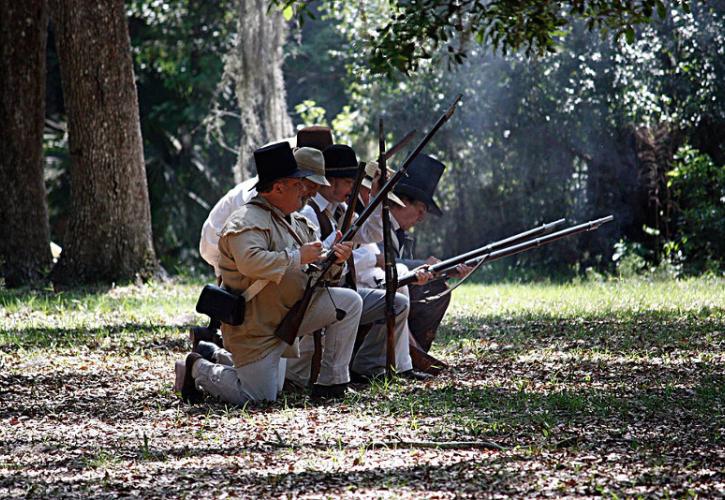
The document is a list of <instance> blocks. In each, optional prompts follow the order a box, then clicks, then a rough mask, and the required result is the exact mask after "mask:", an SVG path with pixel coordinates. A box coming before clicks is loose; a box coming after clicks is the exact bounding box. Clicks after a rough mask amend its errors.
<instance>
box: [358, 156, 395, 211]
mask: <svg viewBox="0 0 725 500" xmlns="http://www.w3.org/2000/svg"><path fill="white" fill-rule="evenodd" d="M378 170H380V167H379V166H378V162H376V161H369V162H367V163H366V164H365V178H364V179H363V181H362V186H363V187H365V188H368V189H372V188H373V177H375V174H377V173H378ZM394 174H395V171H394V170H393V169H392V168H388V179H389V178H390V177H391V176H392V175H394ZM388 199H389V200H390V201H392V202H393V203H395V204H396V205H400V206H401V207H404V206H405V203H403V200H401V199H400V198H398V197H397V196H395V193H393V192H392V191H390V192H389V193H388Z"/></svg>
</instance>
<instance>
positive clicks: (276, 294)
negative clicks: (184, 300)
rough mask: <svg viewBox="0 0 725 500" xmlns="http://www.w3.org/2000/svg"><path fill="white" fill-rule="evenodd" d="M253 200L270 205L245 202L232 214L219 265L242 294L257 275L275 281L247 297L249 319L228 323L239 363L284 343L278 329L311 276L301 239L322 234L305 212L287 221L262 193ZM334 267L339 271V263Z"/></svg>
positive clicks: (228, 341) (225, 330)
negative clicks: (302, 256)
mask: <svg viewBox="0 0 725 500" xmlns="http://www.w3.org/2000/svg"><path fill="white" fill-rule="evenodd" d="M252 202H254V203H260V204H262V205H264V206H265V207H267V209H265V208H262V207H259V206H256V205H254V204H253V203H251V202H250V203H249V204H247V205H243V206H242V207H241V208H239V209H238V210H236V211H235V212H234V213H232V215H231V216H230V217H229V219H228V220H227V222H226V223H225V225H224V227H223V229H222V231H221V233H220V239H219V253H220V255H221V256H220V259H219V270H220V272H221V277H222V283H223V284H224V286H225V287H226V288H228V289H229V290H232V291H235V292H237V293H241V292H243V291H244V290H246V289H247V288H249V286H251V284H252V283H254V281H256V280H269V281H270V283H269V284H267V286H265V287H264V288H263V289H262V291H261V292H259V294H257V295H256V296H255V297H254V298H253V299H252V300H250V301H249V302H247V308H246V312H245V317H244V323H243V324H241V325H239V326H231V325H227V324H222V334H223V337H224V346H225V347H226V348H227V349H228V350H229V351H230V352H231V353H232V357H233V359H234V364H235V366H237V367H239V366H243V365H246V364H249V363H252V362H254V361H257V360H259V359H261V358H263V357H265V356H266V355H267V354H269V353H270V352H271V351H272V350H273V349H274V348H275V347H276V346H278V345H279V343H280V342H281V340H279V339H278V338H277V337H275V336H274V330H275V329H276V328H277V325H279V323H280V322H281V321H282V318H283V317H284V315H285V314H287V311H289V310H290V308H291V307H292V306H293V305H294V303H295V302H297V301H298V300H299V299H300V298H301V297H302V294H303V292H304V289H305V285H306V284H307V279H308V277H309V275H308V274H306V273H304V272H303V269H302V267H301V266H300V264H299V251H298V249H299V247H300V243H299V241H301V242H302V243H308V242H311V241H315V239H316V237H315V230H316V228H315V226H314V225H312V223H311V222H310V221H309V220H307V219H306V218H305V217H304V216H302V215H300V214H297V213H293V214H291V215H290V216H289V217H287V221H288V222H289V223H286V222H283V220H282V219H284V218H285V216H284V214H283V213H282V212H281V211H279V210H278V209H277V208H275V207H273V206H272V205H271V204H269V203H268V202H267V201H266V200H265V199H264V198H263V197H262V196H259V195H257V196H255V197H254V198H253V200H252ZM273 212H274V214H276V215H274V214H273ZM290 230H293V231H294V232H295V234H296V235H297V237H298V239H299V241H297V239H295V238H294V237H293V236H292V234H291V232H290ZM336 267H337V266H336ZM334 272H337V273H338V274H339V268H338V269H335V270H333V273H334Z"/></svg>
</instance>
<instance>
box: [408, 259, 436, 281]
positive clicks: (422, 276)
mask: <svg viewBox="0 0 725 500" xmlns="http://www.w3.org/2000/svg"><path fill="white" fill-rule="evenodd" d="M413 272H414V273H415V277H416V282H415V284H416V285H425V284H426V283H428V282H429V281H430V280H432V279H433V277H434V276H433V273H431V272H430V271H429V270H428V264H423V265H422V266H420V267H416V268H415V269H413Z"/></svg>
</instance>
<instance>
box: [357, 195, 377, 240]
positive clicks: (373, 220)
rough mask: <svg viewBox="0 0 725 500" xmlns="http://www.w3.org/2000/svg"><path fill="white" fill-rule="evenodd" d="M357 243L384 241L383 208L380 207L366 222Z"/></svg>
mask: <svg viewBox="0 0 725 500" xmlns="http://www.w3.org/2000/svg"><path fill="white" fill-rule="evenodd" d="M352 241H354V242H355V243H361V244H365V243H379V242H381V241H383V206H382V204H380V205H378V206H377V207H376V208H375V210H373V213H372V214H370V217H368V219H367V220H366V221H365V223H364V224H363V225H362V227H361V228H360V230H358V232H357V234H355V237H354V238H353V239H352Z"/></svg>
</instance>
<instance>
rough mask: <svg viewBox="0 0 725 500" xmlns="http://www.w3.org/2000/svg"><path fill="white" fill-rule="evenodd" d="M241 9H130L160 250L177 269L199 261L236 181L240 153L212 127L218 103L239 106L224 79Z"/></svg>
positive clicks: (139, 2) (225, 4)
mask: <svg viewBox="0 0 725 500" xmlns="http://www.w3.org/2000/svg"><path fill="white" fill-rule="evenodd" d="M235 5H236V4H235V2H234V1H233V0H225V1H222V2H203V1H198V0H184V1H181V2H167V1H157V0H153V1H151V0H134V1H133V2H130V3H128V4H127V9H128V16H129V31H130V35H131V44H132V53H133V57H134V65H135V72H136V77H137V80H138V93H139V107H140V113H141V129H142V134H143V138H144V155H145V159H146V171H147V176H148V184H149V194H150V200H151V212H152V213H151V215H152V225H153V234H154V246H155V247H156V252H157V255H158V256H159V258H160V259H161V261H162V264H164V266H165V267H166V268H167V269H169V270H171V271H175V270H176V267H177V266H179V265H180V264H181V265H183V266H187V265H193V264H194V263H195V262H196V259H197V258H198V253H197V250H196V248H197V245H198V238H199V230H200V228H201V226H202V223H203V221H204V219H205V218H206V216H207V214H208V212H209V210H210V209H211V207H212V206H213V205H214V203H216V201H217V199H218V198H219V197H221V195H222V194H223V193H224V192H225V191H226V189H228V188H229V187H231V185H232V184H233V178H232V172H231V166H232V165H233V164H234V162H235V161H236V156H235V155H234V154H231V153H230V152H229V151H227V150H225V149H224V148H223V147H221V146H220V145H219V144H218V143H216V142H214V141H212V140H211V137H208V136H207V130H206V127H205V123H206V120H207V117H208V116H209V115H210V111H211V107H212V103H213V101H214V100H215V99H220V100H226V101H228V102H229V103H230V109H234V106H233V104H232V103H233V102H234V99H233V93H232V92H231V89H225V88H219V82H220V79H221V76H222V72H223V69H224V59H223V57H224V54H225V53H226V52H227V50H228V48H229V47H230V45H231V43H232V39H233V36H234V35H235V33H236V27H237V26H236V11H235ZM229 125H231V127H230V126H228V125H227V126H225V129H226V130H228V131H230V133H231V134H234V132H235V127H236V129H238V125H235V124H234V122H233V121H232V122H229ZM221 126H224V125H221ZM221 126H220V127H221ZM228 140H229V142H231V143H232V144H234V143H235V140H234V139H228Z"/></svg>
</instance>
